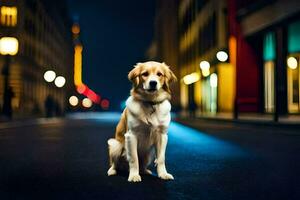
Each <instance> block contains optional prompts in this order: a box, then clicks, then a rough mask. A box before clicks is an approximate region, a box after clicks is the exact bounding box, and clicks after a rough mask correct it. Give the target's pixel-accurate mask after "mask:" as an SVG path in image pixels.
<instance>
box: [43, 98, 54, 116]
mask: <svg viewBox="0 0 300 200" xmlns="http://www.w3.org/2000/svg"><path fill="white" fill-rule="evenodd" d="M54 104H55V102H54V99H53V98H52V96H51V95H48V96H47V98H46V100H45V110H46V117H48V118H49V117H53V112H54V106H55V105H54Z"/></svg>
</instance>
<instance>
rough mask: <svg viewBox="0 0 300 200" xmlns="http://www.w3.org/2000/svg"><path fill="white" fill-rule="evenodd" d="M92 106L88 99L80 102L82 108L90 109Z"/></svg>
mask: <svg viewBox="0 0 300 200" xmlns="http://www.w3.org/2000/svg"><path fill="white" fill-rule="evenodd" d="M92 105H93V102H92V101H91V100H90V99H89V98H84V99H83V100H82V106H83V107H85V108H90V107H92Z"/></svg>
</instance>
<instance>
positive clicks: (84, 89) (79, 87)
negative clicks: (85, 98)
mask: <svg viewBox="0 0 300 200" xmlns="http://www.w3.org/2000/svg"><path fill="white" fill-rule="evenodd" d="M86 89H87V87H86V85H84V84H81V85H79V86H77V92H78V93H79V94H83V93H84V92H85V91H86Z"/></svg>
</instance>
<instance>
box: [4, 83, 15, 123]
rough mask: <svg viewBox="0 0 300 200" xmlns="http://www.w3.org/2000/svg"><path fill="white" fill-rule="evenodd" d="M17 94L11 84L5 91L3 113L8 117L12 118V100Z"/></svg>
mask: <svg viewBox="0 0 300 200" xmlns="http://www.w3.org/2000/svg"><path fill="white" fill-rule="evenodd" d="M14 96H15V94H14V92H13V89H12V87H11V86H9V87H8V88H7V89H6V91H5V93H4V102H3V114H4V115H5V116H6V117H7V118H8V119H10V120H11V119H12V114H13V111H12V106H11V101H12V98H14Z"/></svg>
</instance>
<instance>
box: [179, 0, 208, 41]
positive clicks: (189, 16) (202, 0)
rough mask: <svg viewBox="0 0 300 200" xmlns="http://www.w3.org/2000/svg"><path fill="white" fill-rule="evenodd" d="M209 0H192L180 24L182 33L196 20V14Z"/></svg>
mask: <svg viewBox="0 0 300 200" xmlns="http://www.w3.org/2000/svg"><path fill="white" fill-rule="evenodd" d="M207 2H208V1H207V0H192V1H191V2H190V4H189V6H188V8H187V9H186V11H185V14H184V16H183V18H182V21H181V24H180V27H181V29H180V35H182V34H184V33H185V32H186V31H187V29H188V27H189V26H190V24H191V23H192V22H193V21H194V20H195V16H197V14H198V13H200V12H201V10H202V8H203V7H204V6H205V5H206V3H207Z"/></svg>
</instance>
